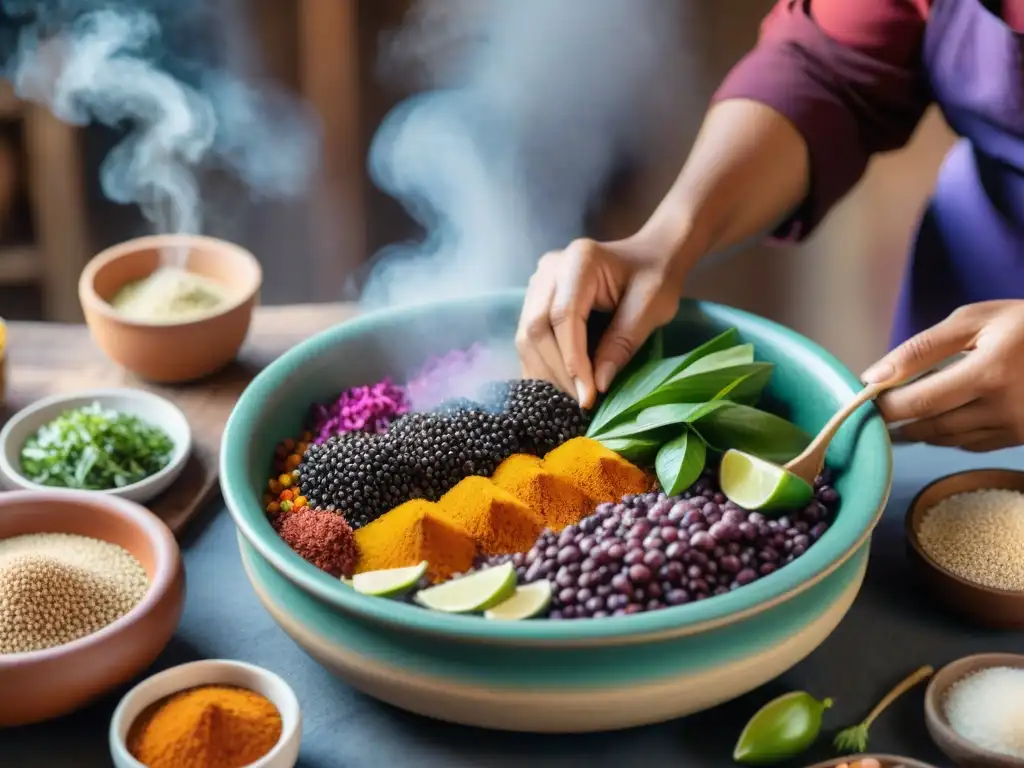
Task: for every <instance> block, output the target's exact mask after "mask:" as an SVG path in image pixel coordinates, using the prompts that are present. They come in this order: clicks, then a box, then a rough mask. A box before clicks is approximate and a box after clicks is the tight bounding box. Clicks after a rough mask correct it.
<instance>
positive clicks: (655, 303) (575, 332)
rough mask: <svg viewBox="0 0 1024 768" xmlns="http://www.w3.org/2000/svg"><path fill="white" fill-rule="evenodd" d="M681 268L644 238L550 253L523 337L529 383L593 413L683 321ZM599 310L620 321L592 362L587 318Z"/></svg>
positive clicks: (535, 283)
mask: <svg viewBox="0 0 1024 768" xmlns="http://www.w3.org/2000/svg"><path fill="white" fill-rule="evenodd" d="M673 261H674V260H673V259H672V254H671V253H670V252H669V249H666V248H664V247H657V246H654V245H652V244H651V243H647V242H644V241H643V240H641V239H640V238H639V237H633V238H628V239H625V240H618V241H615V242H611V243H597V242H594V241H593V240H576V241H574V242H573V243H572V244H571V245H569V247H568V248H566V249H565V250H562V251H552V252H550V253H547V254H545V255H544V256H543V257H542V258H541V260H540V262H539V263H538V265H537V271H536V272H534V274H533V277H531V278H530V284H529V287H528V289H527V293H526V302H525V304H524V305H523V312H522V315H521V316H520V319H519V328H518V331H517V332H516V348H517V349H518V351H519V357H520V360H521V362H522V366H523V375H524V377H526V378H535V379H546V380H548V381H550V382H552V383H554V384H556V385H557V386H559V387H561V388H562V389H564V390H565V391H566V392H569V393H570V394H575V395H576V396H577V398H578V399H579V401H580V405H582V406H583V407H585V408H589V407H590V406H592V405H593V403H594V401H595V399H596V398H597V393H598V392H607V391H608V388H609V387H610V386H611V383H612V380H613V379H614V378H615V375H616V374H617V373H618V372H619V371H620V370H622V368H623V366H625V365H626V363H627V362H629V359H630V358H631V357H632V356H633V355H634V354H635V353H636V351H637V349H639V348H640V346H641V345H642V344H643V343H644V342H645V341H646V340H647V337H648V336H650V334H651V333H652V332H653V331H654V330H655V329H656V328H659V327H660V326H662V325H665V324H666V323H668V322H669V321H670V320H671V319H672V318H673V317H674V316H675V313H676V309H677V307H678V305H679V298H680V296H681V295H682V291H683V275H681V274H678V270H677V269H675V268H674V267H673ZM594 309H597V310H604V311H614V313H615V314H614V316H613V319H612V322H611V325H610V326H609V327H608V330H607V331H606V332H605V335H604V337H603V338H602V339H601V341H600V344H599V345H598V348H597V352H596V354H595V355H594V360H593V361H591V360H590V357H589V355H588V354H587V318H588V317H589V315H590V313H591V311H592V310H594Z"/></svg>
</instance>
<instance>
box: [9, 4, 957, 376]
mask: <svg viewBox="0 0 1024 768" xmlns="http://www.w3.org/2000/svg"><path fill="white" fill-rule="evenodd" d="M680 1H682V0H680ZM244 6H245V7H246V8H247V10H248V13H249V14H250V18H249V19H248V22H249V24H250V25H251V28H252V30H254V34H255V37H256V39H257V40H258V47H259V52H260V57H261V58H262V61H263V68H264V72H263V73H264V74H266V75H268V76H270V77H272V78H273V79H274V80H276V81H277V82H279V83H280V84H282V85H284V86H285V87H287V88H289V89H292V90H294V91H296V92H298V93H301V94H302V95H303V96H304V97H305V98H306V99H307V100H308V101H309V102H310V103H311V104H312V105H313V106H314V107H315V109H316V111H317V113H318V115H319V118H320V121H321V123H322V127H323V138H324V150H323V161H322V166H323V171H324V181H323V185H322V186H321V187H319V188H318V189H317V190H316V191H315V193H314V194H311V195H310V198H309V200H307V201H305V202H304V204H303V205H302V206H299V208H300V209H296V210H287V206H280V205H279V206H271V207H269V208H268V207H267V206H262V207H260V206H256V205H253V206H252V207H251V208H250V209H249V210H248V211H247V213H246V216H244V217H242V218H241V219H240V220H239V221H233V222H231V227H227V225H225V227H226V228H225V229H224V230H223V234H224V235H225V236H231V237H233V238H234V239H236V240H239V241H241V242H243V243H244V244H245V245H247V246H249V247H251V248H252V249H253V250H254V251H255V252H256V253H257V255H258V256H259V257H260V259H261V261H262V262H263V265H264V269H265V271H266V276H267V283H266V289H265V290H264V301H265V302H267V303H275V304H281V303H291V302H298V301H329V300H334V299H337V298H339V297H341V296H342V295H343V291H344V288H345V283H346V280H347V278H348V277H349V276H350V275H351V274H353V272H354V271H355V270H357V269H358V267H359V266H360V265H361V264H363V263H364V262H365V260H366V258H367V257H368V256H369V255H371V254H372V253H374V251H376V250H377V249H378V248H380V247H381V246H383V245H386V244H387V243H389V242H393V241H394V240H396V239H398V238H401V237H404V236H406V235H407V234H408V233H409V232H410V231H411V228H410V222H409V220H408V219H407V217H406V216H405V215H404V213H403V212H402V209H401V207H400V206H399V205H398V204H397V203H396V202H395V201H393V200H391V199H390V198H388V197H386V196H385V195H383V194H381V193H380V192H379V191H377V190H375V189H374V188H373V187H372V185H371V184H370V183H369V181H368V179H367V176H366V172H365V157H366V148H367V146H368V144H369V141H370V138H371V137H372V135H373V132H374V130H375V128H376V126H377V125H378V124H379V122H380V120H381V118H382V117H383V116H384V115H385V114H386V113H387V111H388V110H390V109H391V107H393V106H394V105H395V104H397V103H398V102H399V101H400V100H401V99H402V98H404V97H405V96H407V95H408V93H406V92H401V91H399V90H396V89H395V87H394V85H393V84H389V85H387V86H385V85H383V84H382V83H381V82H380V79H379V78H378V77H377V76H376V72H375V62H376V61H377V57H378V46H379V44H380V39H381V35H382V33H383V32H385V31H387V30H389V29H393V28H395V27H396V26H397V25H399V24H401V22H402V19H403V17H404V15H405V12H406V10H407V8H408V6H409V2H408V0H296V2H294V3H283V2H281V1H280V0H251V2H246V3H244ZM688 6H689V8H690V11H689V12H688V14H687V17H686V24H687V27H688V29H687V30H686V31H685V32H686V34H685V35H682V36H681V39H684V40H686V41H688V42H687V44H688V45H692V46H693V47H694V49H695V50H694V55H695V61H696V62H697V66H696V71H692V72H677V73H666V76H665V77H664V79H663V80H662V81H661V82H659V83H657V84H653V85H652V87H657V88H678V89H685V94H686V106H687V108H686V109H685V110H684V112H683V114H682V116H681V117H680V118H679V119H678V120H677V121H673V123H672V124H671V125H665V126H663V129H662V130H659V132H658V135H659V137H660V138H659V141H658V143H657V145H656V147H657V151H656V152H655V153H653V155H652V156H653V160H652V161H651V162H650V163H648V165H647V166H646V167H642V168H637V169H635V171H636V172H635V174H634V177H633V178H632V179H631V180H630V183H629V185H628V188H627V191H626V192H625V193H624V194H619V195H616V196H615V197H614V198H612V199H610V200H609V204H608V205H607V206H606V211H605V212H604V216H603V220H602V222H601V225H600V226H601V229H602V230H603V231H610V232H614V231H624V230H628V229H629V228H630V227H632V226H634V225H635V224H636V223H637V222H639V221H641V220H642V219H643V218H644V217H645V216H646V215H647V213H648V212H649V211H650V209H651V207H652V206H653V204H654V203H655V201H656V200H657V199H658V198H659V197H660V195H661V194H663V192H664V190H665V189H666V187H667V186H668V184H669V183H670V182H671V179H672V177H673V176H674V175H675V172H676V171H677V169H678V167H679V165H680V163H681V162H682V159H683V158H684V157H685V153H686V151H687V148H688V147H689V145H690V143H691V142H692V139H693V136H694V135H695V133H696V130H697V126H698V122H699V118H700V114H701V111H702V109H703V107H704V105H705V104H706V102H707V99H708V97H709V96H710V95H711V93H712V91H713V90H714V88H715V86H716V84H717V83H718V82H719V81H720V79H721V78H722V76H723V75H724V74H725V72H726V71H727V70H728V68H729V67H730V66H731V65H732V63H733V62H735V61H736V60H737V59H738V58H739V57H740V56H741V55H742V54H743V52H744V51H745V50H747V49H748V48H749V47H750V46H751V45H752V44H753V42H754V40H755V38H756V34H757V26H758V24H759V22H760V20H761V18H762V16H763V15H764V13H765V12H766V11H767V10H768V8H769V7H770V6H771V0H718V2H715V3H707V2H700V0H690V2H688ZM15 101H16V100H15ZM26 115H29V116H26ZM950 142H951V136H950V134H949V131H948V129H947V128H946V127H945V126H944V124H943V123H942V121H941V119H940V118H939V117H937V116H936V115H931V116H930V117H929V118H928V119H927V120H926V121H925V122H924V124H923V125H922V126H921V129H920V131H919V132H918V134H917V136H916V137H915V138H914V140H913V141H912V143H911V145H910V146H909V147H908V148H907V149H905V150H903V151H901V152H898V153H894V154H892V155H889V156H885V157H881V158H878V159H877V160H876V162H875V163H874V164H873V166H872V168H871V170H870V172H869V173H868V175H867V177H866V178H865V179H864V181H863V183H862V184H861V185H860V186H859V187H858V188H857V190H856V191H855V192H854V193H853V194H852V195H851V196H850V197H849V198H848V199H847V200H846V201H845V202H844V203H843V204H842V205H841V206H840V207H839V208H838V209H837V210H836V211H835V212H834V214H833V215H832V216H831V217H830V218H829V220H828V221H827V222H826V224H825V226H823V227H822V228H821V230H820V231H819V232H818V233H817V234H816V235H815V237H814V238H813V239H812V240H811V241H810V242H808V243H806V244H804V245H802V246H800V247H794V248H790V247H787V248H769V247H757V248H752V249H750V250H748V251H747V252H745V253H742V254H739V255H737V256H735V257H734V258H733V259H732V260H731V261H730V263H728V264H724V263H716V264H711V265H709V266H708V267H707V268H706V269H704V270H702V271H701V273H700V274H699V275H696V276H695V277H694V279H693V280H692V282H691V285H690V286H689V291H690V293H692V294H693V295H697V296H701V297H704V298H711V299H715V300H719V301H725V302H728V303H730V304H735V305H738V306H742V307H744V308H748V309H751V310H753V311H755V312H758V313H761V314H764V315H767V316H769V317H772V318H775V319H778V320H781V321H782V322H785V323H787V324H788V325H791V326H793V327H795V328H797V329H798V330H800V331H802V332H804V333H806V334H808V335H809V336H811V337H813V338H815V339H817V340H819V341H821V342H822V343H824V344H825V345H826V346H828V347H829V348H830V349H832V350H834V351H835V352H836V353H837V354H838V355H839V356H840V357H842V358H843V359H844V360H846V361H847V362H848V363H849V364H850V365H852V366H855V367H860V366H863V365H866V364H867V363H869V362H870V361H871V360H872V359H873V357H874V356H876V355H877V354H878V353H879V352H881V351H882V349H883V347H884V345H885V341H886V338H887V333H888V323H889V316H890V313H891V311H892V306H893V303H894V300H895V295H896V290H897V287H898V280H899V277H900V275H901V273H902V270H903V262H904V258H905V252H906V247H907V244H908V240H909V236H910V231H911V227H912V224H913V221H914V219H915V217H916V216H917V214H918V212H919V211H920V209H921V207H922V205H923V202H924V200H925V198H926V196H927V193H928V190H929V189H930V187H931V184H932V182H933V180H934V177H935V174H936V171H937V168H938V164H939V162H940V160H941V158H942V156H943V154H944V153H945V151H946V149H947V148H948V146H949V144H950ZM109 143H110V137H109V135H105V134H104V133H103V132H102V131H93V130H92V129H90V130H87V131H85V132H84V134H82V135H77V134H76V133H75V131H73V130H71V129H68V128H65V127H63V126H60V125H59V124H55V121H53V120H52V119H50V118H48V117H47V116H45V115H40V114H39V113H38V110H36V109H35V108H32V109H31V110H29V112H25V110H22V109H20V108H19V107H17V106H16V105H15V106H12V107H11V108H9V109H8V108H6V107H4V100H3V99H2V98H0V315H3V316H8V317H27V316H43V317H46V318H48V319H54V320H63V319H69V318H70V319H73V318H76V317H77V316H78V307H77V299H76V296H75V288H74V286H75V283H76V280H77V271H78V270H79V269H80V268H81V264H82V263H84V260H85V259H86V258H87V257H88V255H89V254H91V253H94V252H95V251H96V249H98V248H100V247H103V246H105V245H106V244H109V243H111V242H115V241H117V240H119V239H122V238H124V237H128V236H132V235H135V234H139V233H140V232H142V231H145V227H144V224H143V223H142V222H140V220H139V219H138V217H137V215H135V214H134V212H132V211H130V210H125V209H124V208H123V207H118V206H112V205H111V204H109V203H106V202H105V201H103V199H102V195H101V194H100V191H99V187H98V183H97V181H96V174H97V167H98V163H99V161H100V160H101V159H102V156H103V154H104V153H105V152H106V150H107V149H108V148H109ZM5 245H6V246H7V247H5Z"/></svg>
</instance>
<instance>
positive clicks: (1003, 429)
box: [862, 300, 1024, 451]
mask: <svg viewBox="0 0 1024 768" xmlns="http://www.w3.org/2000/svg"><path fill="white" fill-rule="evenodd" d="M959 352H969V354H968V355H966V356H965V357H964V358H963V359H961V360H959V361H958V362H956V363H954V364H953V365H951V366H949V367H948V368H944V369H942V370H940V371H938V372H936V373H932V374H930V375H928V376H925V377H923V378H922V379H919V380H918V381H915V382H913V383H911V384H908V385H906V386H904V387H900V388H898V389H894V390H891V391H889V392H887V393H886V394H884V395H882V396H881V397H879V398H878V400H877V404H878V407H879V408H880V409H881V411H882V415H883V416H884V417H885V419H886V421H887V422H889V423H898V422H905V421H912V423H908V424H903V425H902V426H900V427H898V428H896V429H895V430H894V434H895V436H896V437H898V438H900V439H902V440H906V441H909V442H919V443H931V444H932V445H944V446H955V447H958V448H962V449H964V450H967V451H994V450H998V449H1000V448H1008V447H1010V446H1014V445H1021V444H1022V443H1024V300H1007V301H986V302H981V303H978V304H968V305H967V306H964V307H961V308H960V309H958V310H956V311H955V312H953V314H951V315H950V316H949V317H947V318H946V319H945V320H943V321H942V322H941V323H939V324H938V325H935V326H933V327H931V328H929V329H928V330H926V331H923V332H921V333H919V334H918V335H917V336H914V337H913V338H911V339H909V340H907V341H906V342H904V343H903V344H901V345H900V346H899V347H897V348H896V349H894V350H893V351H892V352H890V353H889V354H888V355H886V356H885V357H883V358H882V359H881V360H879V361H878V362H877V363H875V364H874V365H873V366H871V368H869V369H868V370H867V371H866V372H865V373H864V375H863V377H862V378H863V379H864V381H865V382H867V383H881V382H886V381H894V380H895V381H904V380H906V379H909V378H912V377H914V376H917V375H920V374H923V373H925V372H927V371H928V370H930V369H931V368H933V367H935V366H936V365H938V364H939V363H941V362H943V361H944V360H946V359H947V358H949V357H952V356H954V355H956V354H957V353H959Z"/></svg>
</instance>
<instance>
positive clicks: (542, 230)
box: [363, 0, 679, 306]
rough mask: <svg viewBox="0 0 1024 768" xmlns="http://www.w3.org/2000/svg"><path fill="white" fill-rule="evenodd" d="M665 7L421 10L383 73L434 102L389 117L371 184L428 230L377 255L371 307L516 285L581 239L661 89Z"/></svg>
mask: <svg viewBox="0 0 1024 768" xmlns="http://www.w3.org/2000/svg"><path fill="white" fill-rule="evenodd" d="M677 8H678V5H677V4H676V3H674V2H670V1H669V0H557V2H552V0H515V1H514V2H510V1H509V0H472V2H458V1H457V0H423V1H422V2H421V3H420V4H419V5H418V6H417V8H416V11H415V13H414V14H413V16H412V17H411V20H410V22H409V23H408V24H407V25H406V27H405V29H403V30H402V31H401V32H400V33H399V34H398V35H397V36H396V38H395V39H394V41H393V45H392V50H391V58H390V59H389V60H388V63H389V64H392V65H396V63H397V66H399V67H402V68H410V67H415V68H416V69H417V70H418V71H420V72H426V73H427V75H428V82H429V85H430V86H432V87H433V90H430V91H427V92H426V93H423V94H420V95H418V96H415V97H413V98H411V99H409V100H407V101H406V102H404V103H402V104H400V105H399V106H398V107H397V108H396V109H395V110H393V111H392V112H391V114H389V115H388V116H387V118H386V119H385V121H384V123H383V124H382V126H381V127H380V129H379V131H378V133H377V135H376V136H375V137H374V140H373V144H372V147H371V151H370V158H369V166H370V173H371V176H372V178H373V180H374V181H375V182H376V184H377V185H378V186H379V187H380V188H381V189H383V190H384V191H386V192H388V193H389V194H391V195H393V196H394V197H396V198H398V199H399V200H400V201H401V202H402V204H403V205H404V206H405V207H406V209H407V210H408V212H409V213H410V215H412V216H413V217H414V218H415V219H416V220H417V221H418V222H419V223H420V224H422V225H423V227H424V229H425V232H426V234H425V237H424V239H423V240H422V242H414V243H401V244H395V245H392V246H389V247H387V248H385V249H384V250H383V251H382V252H381V253H379V254H377V256H375V264H374V265H373V269H372V271H371V273H370V276H369V280H368V282H367V285H366V286H365V289H364V293H363V301H364V302H365V303H367V304H370V305H373V306H380V305H398V304H408V303H415V302H418V301H424V300H434V299H439V298H451V297H457V296H463V295H468V294H474V293H481V292H486V291H491V290H499V289H502V288H505V287H509V286H514V285H518V284H522V283H524V282H525V280H526V278H527V277H528V276H529V275H530V273H531V272H532V271H533V268H534V266H535V264H536V260H537V258H538V257H539V256H540V255H541V254H542V253H543V252H544V251H546V250H550V249H552V248H558V247H563V246H564V245H565V244H567V243H568V242H569V241H570V240H571V239H572V238H574V237H576V236H579V235H581V234H583V231H584V224H585V218H586V216H587V214H588V209H589V207H590V206H591V205H592V204H593V202H594V198H595V196H596V195H597V194H598V193H599V192H600V191H601V188H602V185H603V184H604V183H606V181H607V179H608V176H609V174H610V173H611V172H612V171H613V170H615V165H616V164H617V163H619V162H621V160H622V158H623V155H624V153H629V152H633V151H636V150H637V149H638V147H637V144H638V143H639V142H640V141H641V140H642V136H643V135H644V132H643V127H644V125H643V124H644V123H645V117H649V116H650V114H651V108H652V106H654V103H653V99H654V98H655V97H654V96H653V95H654V94H656V93H657V92H658V91H659V90H661V89H670V88H671V87H672V86H671V83H672V82H673V81H676V82H678V80H677V77H676V76H675V75H674V74H668V76H666V73H672V67H671V66H669V65H668V60H669V59H671V58H672V56H673V53H674V49H675V47H676V46H678V39H677V38H678V28H679V27H678V20H677V18H676V16H675V11H676V9H677Z"/></svg>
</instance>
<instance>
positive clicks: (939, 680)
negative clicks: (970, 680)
mask: <svg viewBox="0 0 1024 768" xmlns="http://www.w3.org/2000/svg"><path fill="white" fill-rule="evenodd" d="M990 667H1015V668H1017V669H1024V656H1021V655H1018V654H1012V653H984V654H980V655H977V656H966V657H964V658H962V659H958V660H957V661H954V662H951V663H950V664H947V665H946V666H945V667H943V668H942V669H940V670H939V671H938V672H937V673H936V674H935V676H934V677H933V678H932V679H931V682H930V683H929V684H928V688H927V690H926V691H925V694H924V717H925V724H926V725H927V726H928V732H929V733H930V734H931V736H932V741H934V742H935V744H936V746H938V748H939V749H941V750H942V751H943V752H944V753H945V754H946V756H947V757H948V758H949V759H950V760H952V761H953V762H954V763H955V764H956V765H958V766H961V768H1024V759H1021V758H1016V757H1009V756H1007V755H997V754H994V753H992V752H989V751H988V750H986V749H982V748H980V747H978V746H977V745H975V744H972V743H971V742H969V741H967V740H966V739H964V738H962V737H960V736H958V735H957V734H956V732H955V731H954V730H953V729H952V728H951V727H950V725H949V720H948V718H947V717H946V711H945V701H946V696H947V694H948V693H949V689H950V688H952V687H953V685H954V684H955V683H957V682H959V681H960V680H963V679H964V678H965V677H967V675H970V674H972V673H974V672H979V671H980V670H983V669H988V668H990Z"/></svg>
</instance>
